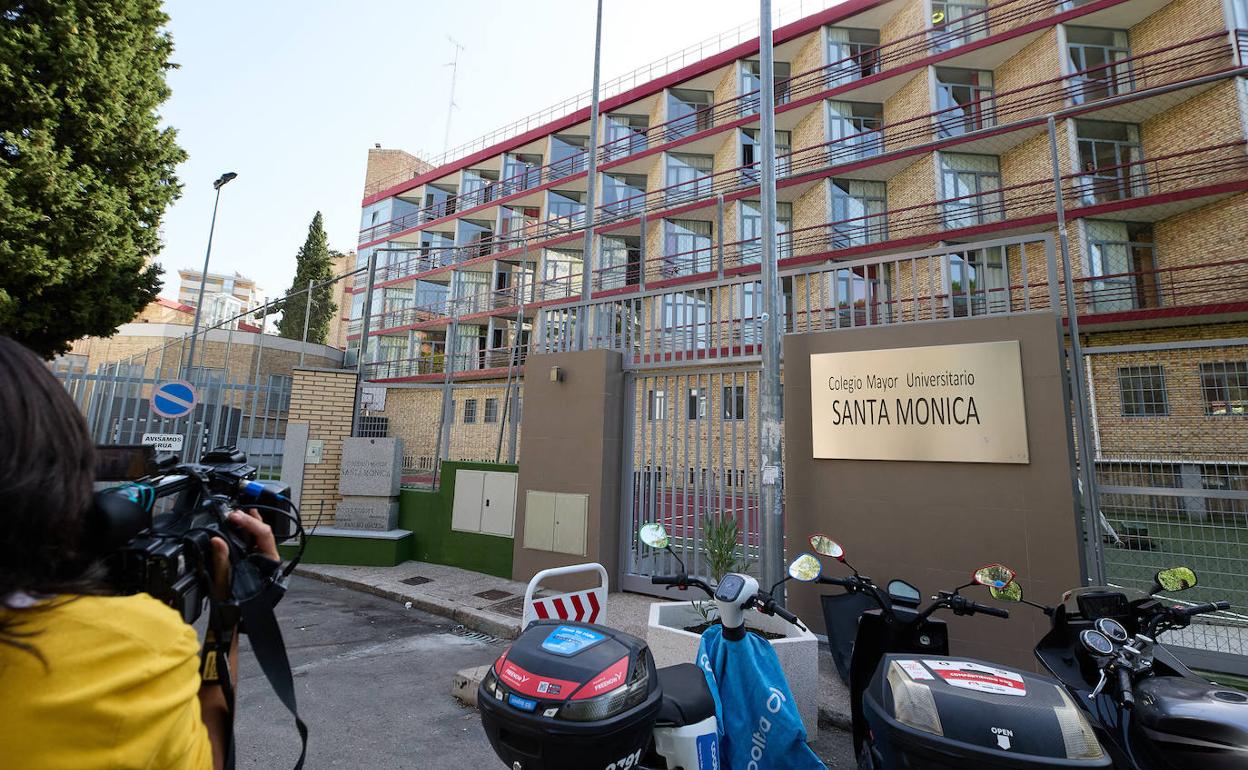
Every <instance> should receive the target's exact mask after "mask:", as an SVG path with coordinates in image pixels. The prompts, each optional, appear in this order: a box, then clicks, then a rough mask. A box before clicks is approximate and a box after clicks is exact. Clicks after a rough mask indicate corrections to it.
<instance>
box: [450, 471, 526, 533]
mask: <svg viewBox="0 0 1248 770" xmlns="http://www.w3.org/2000/svg"><path fill="white" fill-rule="evenodd" d="M515 528H516V474H514V473H502V472H499V471H470V470H459V471H456V473H455V502H454V504H453V505H452V508H451V529H453V530H456V531H458V532H478V533H480V534H483V535H499V536H501V537H514V536H515Z"/></svg>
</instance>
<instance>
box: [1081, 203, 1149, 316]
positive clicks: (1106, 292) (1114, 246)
mask: <svg viewBox="0 0 1248 770" xmlns="http://www.w3.org/2000/svg"><path fill="white" fill-rule="evenodd" d="M1084 228H1085V230H1084V232H1085V234H1086V236H1087V240H1088V275H1089V277H1090V278H1092V280H1090V281H1087V282H1084V284H1083V285H1084V287H1086V288H1085V289H1084V290H1085V291H1087V292H1089V293H1090V294H1091V295H1092V296H1091V300H1092V310H1093V312H1097V313H1109V312H1117V311H1122V310H1138V309H1140V308H1146V307H1157V306H1158V304H1159V302H1158V300H1159V297H1158V292H1157V276H1156V273H1155V272H1154V271H1155V261H1154V260H1155V256H1154V248H1153V227H1152V225H1150V224H1136V223H1131V222H1109V221H1106V220H1103V219H1085V220H1084Z"/></svg>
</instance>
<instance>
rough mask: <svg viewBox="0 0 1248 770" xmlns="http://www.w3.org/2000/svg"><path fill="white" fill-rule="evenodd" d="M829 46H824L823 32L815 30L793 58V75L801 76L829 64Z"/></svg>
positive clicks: (791, 72)
mask: <svg viewBox="0 0 1248 770" xmlns="http://www.w3.org/2000/svg"><path fill="white" fill-rule="evenodd" d="M826 59H827V46H825V45H824V44H823V30H821V29H819V30H815V31H814V32H811V33H810V34H808V35H807V36H806V38H805V40H804V41H803V42H802V47H801V48H799V49H798V51H797V55H796V56H794V57H793V62H792V66H791V67H790V68H789V72H790V74H791V75H800V74H802V73H803V72H810V71H811V70H813V69H816V68H818V67H822V66H823V65H825V64H827V61H826Z"/></svg>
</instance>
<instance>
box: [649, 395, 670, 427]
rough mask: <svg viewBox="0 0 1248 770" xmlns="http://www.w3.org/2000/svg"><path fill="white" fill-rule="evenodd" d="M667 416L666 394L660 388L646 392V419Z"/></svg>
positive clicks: (661, 418)
mask: <svg viewBox="0 0 1248 770" xmlns="http://www.w3.org/2000/svg"><path fill="white" fill-rule="evenodd" d="M666 418H667V394H666V393H664V392H663V391H661V390H651V391H648V392H647V398H646V419H647V420H663V419H666Z"/></svg>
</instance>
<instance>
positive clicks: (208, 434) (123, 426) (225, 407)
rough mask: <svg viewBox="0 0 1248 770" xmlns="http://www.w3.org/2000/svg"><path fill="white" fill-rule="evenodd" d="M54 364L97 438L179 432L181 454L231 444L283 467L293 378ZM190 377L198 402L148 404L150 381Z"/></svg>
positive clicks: (268, 468) (264, 472)
mask: <svg viewBox="0 0 1248 770" xmlns="http://www.w3.org/2000/svg"><path fill="white" fill-rule="evenodd" d="M52 372H53V374H55V375H56V376H57V378H58V379H60V381H61V383H62V384H63V385H64V386H65V389H66V391H68V392H69V394H70V396H71V397H72V398H73V399H74V402H75V403H76V404H77V405H78V408H79V409H80V410H82V413H83V415H84V416H85V417H86V420H87V428H88V430H89V431H90V433H91V438H92V440H93V441H95V443H97V444H118V445H125V444H142V443H144V436H145V435H146V436H149V437H151V436H154V435H157V434H160V435H178V436H182V449H181V451H179V452H175V454H177V455H178V456H179V458H180V459H181V460H182V461H183V462H190V461H194V460H198V459H199V457H200V455H201V454H203V452H204V450H206V449H210V448H212V447H217V446H222V445H226V444H229V445H233V446H237V447H238V448H239V449H241V450H242V451H244V452H246V453H247V459H248V461H249V462H250V463H251V464H252V465H255V466H257V467H258V468H259V469H260V475H261V476H262V477H266V478H276V477H277V476H278V474H279V473H280V472H281V465H282V448H283V444H284V440H285V436H286V420H287V416H288V413H289V410H290V391H291V381H292V380H291V378H290V377H288V376H283V375H270V376H268V377H267V380H266V382H265V384H257V383H253V382H231V381H228V380H227V379H226V377H225V374H226V373H225V371H222V370H214V369H204V368H195V369H192V370H191V371H190V372H185V371H179V370H178V369H177V368H176V367H175V368H168V369H163V370H162V369H158V368H153V369H145V367H144V366H143V365H142V364H110V365H107V366H103V367H100V369H99V370H98V371H96V372H94V373H90V372H88V371H87V370H86V368H85V367H83V366H81V365H75V364H74V363H73V362H71V361H67V360H66V361H59V362H56V363H54V364H53V365H52ZM170 380H185V381H187V382H190V383H191V385H192V386H194V388H195V390H196V392H197V394H198V403H197V404H196V406H195V408H194V409H193V410H192V411H191V412H190V413H189V414H187V415H186V416H185V417H180V418H177V419H170V418H167V417H162V416H161V415H159V414H157V413H156V412H155V411H154V410H153V409H152V408H151V395H152V389H153V388H155V387H156V386H157V385H159V384H160V383H162V382H168V381H170Z"/></svg>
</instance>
